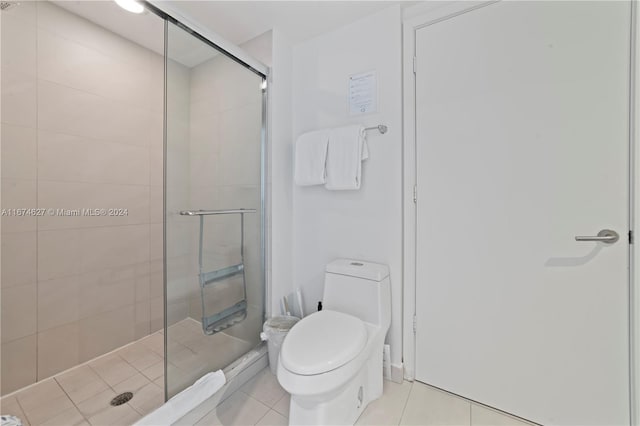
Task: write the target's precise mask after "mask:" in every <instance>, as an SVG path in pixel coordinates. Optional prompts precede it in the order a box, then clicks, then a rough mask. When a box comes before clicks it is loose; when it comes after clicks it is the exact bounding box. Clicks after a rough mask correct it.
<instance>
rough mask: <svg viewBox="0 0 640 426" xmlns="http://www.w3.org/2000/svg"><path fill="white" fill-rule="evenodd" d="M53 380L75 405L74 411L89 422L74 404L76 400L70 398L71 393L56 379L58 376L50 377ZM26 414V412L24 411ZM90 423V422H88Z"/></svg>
mask: <svg viewBox="0 0 640 426" xmlns="http://www.w3.org/2000/svg"><path fill="white" fill-rule="evenodd" d="M52 379H53V381H54V382H56V384H57V385H58V387H59V388H60V389H61V390H62V392H64V394H65V395H66V396H67V398H68V399H69V401H71V404H73V406H74V407H75V409H76V411H78V413H80V415H81V416H82V418H83V419H85V420H86V421H87V423H89V419H88V418H87V417H86V416H85V415H84V413H83V412H82V411H81V410H80V407H78V405H77V404H76V402H75V401H74V400H73V399H71V395H69V393H68V392H67V390H66V389H65V388H64V386H62V384H61V383H60V382H59V381H58V378H57V377H56V376H53V377H52ZM25 414H26V413H25ZM89 424H90V423H89Z"/></svg>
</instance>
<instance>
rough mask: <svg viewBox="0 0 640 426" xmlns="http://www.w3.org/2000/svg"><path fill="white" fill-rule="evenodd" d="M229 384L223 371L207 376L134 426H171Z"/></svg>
mask: <svg viewBox="0 0 640 426" xmlns="http://www.w3.org/2000/svg"><path fill="white" fill-rule="evenodd" d="M226 382H227V379H226V378H225V377H224V373H223V372H222V370H218V371H215V372H213V373H208V374H205V375H204V376H202V377H200V378H199V379H198V380H197V381H196V382H195V383H194V384H193V385H191V386H189V387H188V388H186V389H185V390H183V391H182V392H180V393H179V394H177V395H175V396H174V397H173V398H171V399H170V400H169V401H167V402H166V403H164V404H163V405H161V406H160V407H159V408H157V409H156V410H155V411H152V412H151V413H149V414H147V415H146V416H145V417H143V418H142V419H140V420H138V421H137V422H136V423H135V424H134V426H169V425H171V424H173V423H175V422H176V421H178V420H179V419H180V418H181V417H183V416H184V415H185V414H187V413H188V412H189V411H191V410H193V409H194V408H195V407H197V406H198V405H200V404H201V403H202V402H204V401H205V400H206V399H207V398H209V397H210V396H211V395H213V394H214V393H216V392H217V391H218V390H220V388H222V386H223V385H224V384H225V383H226Z"/></svg>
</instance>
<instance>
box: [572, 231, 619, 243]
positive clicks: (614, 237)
mask: <svg viewBox="0 0 640 426" xmlns="http://www.w3.org/2000/svg"><path fill="white" fill-rule="evenodd" d="M619 239H620V236H619V235H618V233H617V232H616V231H613V230H611V229H603V230H602V231H600V232H598V235H595V236H593V235H592V236H577V237H576V241H599V242H601V243H605V244H613V243H615V242H616V241H618V240H619Z"/></svg>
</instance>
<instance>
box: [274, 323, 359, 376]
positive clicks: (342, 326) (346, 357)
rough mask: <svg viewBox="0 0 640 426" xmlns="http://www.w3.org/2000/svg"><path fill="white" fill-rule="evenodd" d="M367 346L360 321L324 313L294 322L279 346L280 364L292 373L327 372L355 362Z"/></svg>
mask: <svg viewBox="0 0 640 426" xmlns="http://www.w3.org/2000/svg"><path fill="white" fill-rule="evenodd" d="M366 343H367V328H366V326H365V325H364V323H363V322H362V320H360V319H359V318H356V317H354V316H352V315H348V314H345V313H342V312H336V311H329V310H324V311H320V312H317V313H314V314H312V315H309V316H308V317H306V318H304V319H303V320H302V321H300V322H299V323H297V324H296V325H295V326H294V327H293V328H292V329H291V331H290V332H289V334H287V337H285V339H284V343H283V344H282V350H281V351H280V357H281V359H282V365H283V366H284V367H285V368H286V369H287V370H289V371H291V372H292V373H296V374H301V375H305V376H309V375H312V374H320V373H326V372H327V371H331V370H335V369H336V368H338V367H340V366H342V365H344V364H346V363H348V362H349V361H351V360H352V359H354V358H355V357H356V356H357V355H358V354H359V353H360V352H361V351H362V349H363V348H364V346H365V344H366Z"/></svg>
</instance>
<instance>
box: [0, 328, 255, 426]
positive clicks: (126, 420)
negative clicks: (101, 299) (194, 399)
mask: <svg viewBox="0 0 640 426" xmlns="http://www.w3.org/2000/svg"><path fill="white" fill-rule="evenodd" d="M168 336H169V343H168V345H169V360H170V362H169V365H168V368H169V381H170V383H171V384H172V387H173V388H174V389H175V390H176V391H177V390H181V389H183V388H184V387H186V386H188V385H190V384H191V383H193V381H194V380H195V379H196V378H198V377H201V376H202V375H203V374H205V373H206V372H208V371H212V370H216V369H218V368H224V367H225V366H226V365H228V364H229V363H231V362H232V361H233V360H235V359H236V358H238V356H239V355H241V354H242V353H244V352H247V351H248V350H249V349H251V346H250V344H249V343H248V342H245V341H243V340H241V339H237V338H235V337H231V336H228V335H226V334H224V333H218V334H215V335H213V336H207V335H205V334H203V333H202V330H201V329H200V323H199V322H197V321H194V320H192V319H185V320H182V321H180V322H179V323H177V324H175V325H172V326H171V327H170V328H169V334H168ZM214 347H215V348H214ZM221 347H225V350H224V351H221V350H220V348H221ZM227 348H228V350H227ZM243 351H244V352H243ZM212 354H217V356H212ZM227 358H229V359H227ZM205 370H206V371H205ZM122 392H133V394H134V397H133V398H132V399H131V400H130V401H129V402H128V403H126V404H123V405H120V406H118V407H112V406H111V405H110V404H109V402H110V401H111V399H112V398H113V397H114V396H116V395H118V394H120V393H122ZM163 402H164V336H163V332H162V331H158V332H156V333H154V334H152V335H150V336H147V337H145V338H143V339H141V340H138V341H137V342H134V343H132V344H130V345H127V346H124V347H122V348H120V349H118V350H116V351H114V352H111V353H109V354H106V355H104V356H101V357H99V358H96V359H94V360H92V361H90V362H88V363H86V364H83V365H80V366H78V367H75V368H73V369H71V370H68V371H65V372H62V373H60V374H58V375H55V376H53V377H51V378H48V379H46V380H43V381H41V382H38V383H36V384H35V385H32V386H30V387H27V388H25V389H23V390H20V391H18V392H14V393H12V394H10V395H9V396H6V397H3V398H2V399H0V411H1V414H11V415H15V416H18V417H20V418H21V419H22V422H23V425H25V426H29V425H31V426H36V425H51V426H75V425H105V426H107V425H108V426H126V425H130V424H132V423H134V422H135V421H137V420H138V419H139V418H141V417H143V416H144V415H146V414H147V413H149V412H151V411H152V410H154V409H155V408H157V407H158V406H160V405H161V404H162V403H163Z"/></svg>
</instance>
